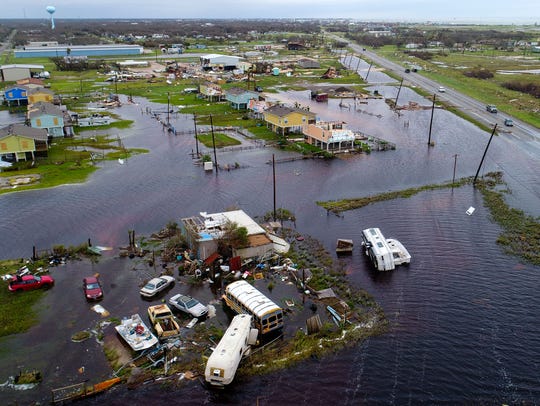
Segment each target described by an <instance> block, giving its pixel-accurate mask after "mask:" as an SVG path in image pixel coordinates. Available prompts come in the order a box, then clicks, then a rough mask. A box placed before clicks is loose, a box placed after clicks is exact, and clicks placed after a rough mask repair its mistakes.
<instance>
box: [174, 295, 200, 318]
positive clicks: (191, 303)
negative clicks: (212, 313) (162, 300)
mask: <svg viewBox="0 0 540 406" xmlns="http://www.w3.org/2000/svg"><path fill="white" fill-rule="evenodd" d="M169 304H170V305H171V306H173V307H174V308H175V309H178V310H180V311H182V312H184V313H187V314H190V315H191V316H193V317H197V318H199V317H204V316H206V315H207V314H208V307H206V306H205V305H203V304H202V303H201V302H199V301H198V300H197V299H195V298H193V297H191V296H188V295H182V294H180V293H179V294H177V295H174V296H173V297H171V298H170V299H169Z"/></svg>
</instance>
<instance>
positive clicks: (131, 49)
mask: <svg viewBox="0 0 540 406" xmlns="http://www.w3.org/2000/svg"><path fill="white" fill-rule="evenodd" d="M14 53H15V58H40V57H48V58H51V57H55V56H109V55H141V54H142V53H143V47H142V46H140V45H124V44H111V45H51V46H37V47H36V46H29V45H27V46H25V47H23V48H22V49H15V51H14Z"/></svg>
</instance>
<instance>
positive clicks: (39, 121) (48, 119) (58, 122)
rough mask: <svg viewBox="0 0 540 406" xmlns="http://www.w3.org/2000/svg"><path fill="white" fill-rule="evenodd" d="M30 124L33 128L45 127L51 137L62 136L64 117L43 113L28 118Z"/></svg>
mask: <svg viewBox="0 0 540 406" xmlns="http://www.w3.org/2000/svg"><path fill="white" fill-rule="evenodd" d="M30 126H31V127H34V128H45V129H46V130H47V132H48V133H49V135H50V136H51V137H63V136H64V118H63V117H58V116H52V115H50V114H43V115H41V116H39V117H33V118H31V119H30Z"/></svg>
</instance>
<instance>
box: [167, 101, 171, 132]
mask: <svg viewBox="0 0 540 406" xmlns="http://www.w3.org/2000/svg"><path fill="white" fill-rule="evenodd" d="M170 105H171V95H170V93H169V92H167V130H168V129H169V128H171V127H170V116H171V107H170Z"/></svg>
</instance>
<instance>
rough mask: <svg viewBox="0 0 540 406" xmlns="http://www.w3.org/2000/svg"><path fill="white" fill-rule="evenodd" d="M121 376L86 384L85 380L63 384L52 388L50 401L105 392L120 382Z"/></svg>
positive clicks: (60, 401)
mask: <svg viewBox="0 0 540 406" xmlns="http://www.w3.org/2000/svg"><path fill="white" fill-rule="evenodd" d="M121 380H122V379H121V378H118V377H116V378H112V379H107V380H106V381H103V382H99V383H96V384H95V385H88V384H87V383H86V382H81V383H77V384H75V385H69V386H64V387H63V388H58V389H53V390H52V403H53V404H57V403H64V402H65V401H68V400H75V399H82V398H87V397H90V396H93V395H96V394H98V393H101V392H105V391H106V390H108V389H109V388H111V387H112V386H114V385H116V384H117V383H118V382H120V381H121Z"/></svg>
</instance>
